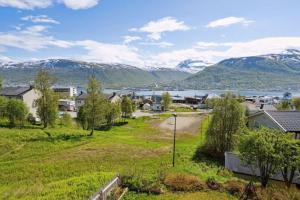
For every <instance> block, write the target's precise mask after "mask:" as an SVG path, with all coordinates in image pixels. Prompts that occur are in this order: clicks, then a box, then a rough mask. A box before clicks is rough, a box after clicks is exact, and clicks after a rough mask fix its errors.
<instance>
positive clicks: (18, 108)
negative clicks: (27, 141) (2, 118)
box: [6, 99, 28, 127]
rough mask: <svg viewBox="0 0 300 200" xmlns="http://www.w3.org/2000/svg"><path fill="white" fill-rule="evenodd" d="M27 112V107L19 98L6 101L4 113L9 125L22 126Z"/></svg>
mask: <svg viewBox="0 0 300 200" xmlns="http://www.w3.org/2000/svg"><path fill="white" fill-rule="evenodd" d="M27 114H28V108H27V107H26V105H25V103H24V102H23V101H21V100H19V99H10V100H9V101H8V102H7V104H6V115H7V118H8V121H9V125H10V127H15V126H16V125H19V126H23V125H24V121H25V120H26V116H27Z"/></svg>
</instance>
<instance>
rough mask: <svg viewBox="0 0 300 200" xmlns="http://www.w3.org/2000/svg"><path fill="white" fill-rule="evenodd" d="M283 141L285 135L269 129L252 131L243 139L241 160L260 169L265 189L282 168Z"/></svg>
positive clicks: (240, 147) (240, 149)
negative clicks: (271, 178)
mask: <svg viewBox="0 0 300 200" xmlns="http://www.w3.org/2000/svg"><path fill="white" fill-rule="evenodd" d="M283 139H284V133H282V132H280V131H279V130H275V129H267V128H262V129H258V130H255V131H252V132H250V133H248V134H245V135H243V136H242V137H241V140H240V144H239V152H240V158H241V160H242V162H243V163H244V164H247V165H250V166H252V167H253V168H254V169H256V168H258V169H259V172H260V183H261V185H262V187H264V188H265V187H266V186H267V184H268V181H269V179H270V177H271V176H272V175H273V174H274V173H275V172H276V171H277V170H278V168H279V167H280V164H281V150H282V144H283V143H282V141H283Z"/></svg>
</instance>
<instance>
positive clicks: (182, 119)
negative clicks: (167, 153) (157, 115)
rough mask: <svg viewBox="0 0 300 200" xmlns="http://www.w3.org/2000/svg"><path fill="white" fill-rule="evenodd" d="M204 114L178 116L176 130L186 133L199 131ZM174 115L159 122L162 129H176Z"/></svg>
mask: <svg viewBox="0 0 300 200" xmlns="http://www.w3.org/2000/svg"><path fill="white" fill-rule="evenodd" d="M201 120H202V116H191V115H187V116H178V117H177V122H176V130H177V131H178V132H185V133H193V134H195V133H198V131H199V127H200V122H201ZM174 123H175V120H174V117H170V118H168V119H166V120H165V121H163V122H162V123H161V124H159V128H160V129H164V130H174Z"/></svg>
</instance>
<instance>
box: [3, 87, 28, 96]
mask: <svg viewBox="0 0 300 200" xmlns="http://www.w3.org/2000/svg"><path fill="white" fill-rule="evenodd" d="M32 89H33V87H31V86H16V87H4V88H2V89H1V91H0V96H10V97H11V96H21V95H23V94H25V93H26V92H28V91H30V90H32Z"/></svg>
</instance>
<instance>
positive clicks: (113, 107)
mask: <svg viewBox="0 0 300 200" xmlns="http://www.w3.org/2000/svg"><path fill="white" fill-rule="evenodd" d="M107 106H108V112H107V115H106V120H107V123H108V124H112V123H113V122H114V120H116V119H119V118H120V116H121V104H120V102H116V103H108V105H107Z"/></svg>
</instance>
